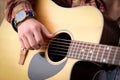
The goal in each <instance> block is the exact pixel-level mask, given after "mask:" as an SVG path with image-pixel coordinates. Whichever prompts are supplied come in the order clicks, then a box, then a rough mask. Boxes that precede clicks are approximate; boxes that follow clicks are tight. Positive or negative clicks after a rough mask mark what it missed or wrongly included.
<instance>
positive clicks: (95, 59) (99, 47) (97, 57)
mask: <svg viewBox="0 0 120 80" xmlns="http://www.w3.org/2000/svg"><path fill="white" fill-rule="evenodd" d="M96 47H98V50H97V53H96V58H95V61H97V58H98V53H99V51H100V50H99V48H100V47H99V46H98V45H96Z"/></svg>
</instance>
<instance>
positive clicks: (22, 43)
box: [19, 38, 25, 48]
mask: <svg viewBox="0 0 120 80" xmlns="http://www.w3.org/2000/svg"><path fill="white" fill-rule="evenodd" d="M19 41H20V44H21V48H25V45H24V42H23V40H22V39H21V38H19Z"/></svg>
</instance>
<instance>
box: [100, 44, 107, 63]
mask: <svg viewBox="0 0 120 80" xmlns="http://www.w3.org/2000/svg"><path fill="white" fill-rule="evenodd" d="M102 48H103V51H102V54H101V55H102V56H101V62H104V63H105V62H106V59H105V58H104V53H105V50H106V47H105V46H102Z"/></svg>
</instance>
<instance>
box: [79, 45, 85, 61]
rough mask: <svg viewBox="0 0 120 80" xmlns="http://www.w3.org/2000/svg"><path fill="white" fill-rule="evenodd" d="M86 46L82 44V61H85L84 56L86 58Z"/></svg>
mask: <svg viewBox="0 0 120 80" xmlns="http://www.w3.org/2000/svg"><path fill="white" fill-rule="evenodd" d="M85 46H86V45H85V44H82V48H81V51H80V52H81V54H82V56H81V59H83V60H84V59H85V58H84V56H85Z"/></svg>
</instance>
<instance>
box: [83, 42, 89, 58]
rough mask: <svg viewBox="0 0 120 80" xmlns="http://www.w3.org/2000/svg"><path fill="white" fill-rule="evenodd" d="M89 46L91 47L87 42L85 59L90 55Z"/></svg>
mask: <svg viewBox="0 0 120 80" xmlns="http://www.w3.org/2000/svg"><path fill="white" fill-rule="evenodd" d="M89 48H90V44H87V43H86V46H85V53H84V54H85V56H84V59H85V60H88V58H87V57H88V54H89Z"/></svg>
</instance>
